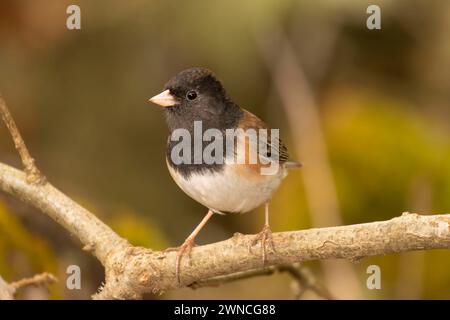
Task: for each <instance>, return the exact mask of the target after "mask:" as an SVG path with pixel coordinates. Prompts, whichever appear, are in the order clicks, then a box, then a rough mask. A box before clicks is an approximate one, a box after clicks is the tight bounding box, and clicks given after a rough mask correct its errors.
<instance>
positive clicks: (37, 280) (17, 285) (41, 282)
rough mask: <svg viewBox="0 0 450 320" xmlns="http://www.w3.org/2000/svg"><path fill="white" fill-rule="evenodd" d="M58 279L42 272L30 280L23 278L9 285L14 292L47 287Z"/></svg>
mask: <svg viewBox="0 0 450 320" xmlns="http://www.w3.org/2000/svg"><path fill="white" fill-rule="evenodd" d="M57 281H58V279H57V278H56V277H55V276H54V275H53V274H51V273H48V272H44V273H39V274H36V275H34V276H33V277H31V278H24V279H21V280H18V281H15V282H13V283H11V284H10V286H11V287H13V288H14V290H19V289H22V288H24V287H28V286H48V285H50V284H52V283H55V282H57Z"/></svg>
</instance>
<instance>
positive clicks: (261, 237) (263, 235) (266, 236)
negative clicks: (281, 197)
mask: <svg viewBox="0 0 450 320" xmlns="http://www.w3.org/2000/svg"><path fill="white" fill-rule="evenodd" d="M264 218H265V221H264V227H263V229H262V230H261V232H260V233H258V234H257V235H256V238H255V239H254V240H253V241H252V243H251V246H254V245H255V244H256V243H257V242H259V241H260V242H261V248H262V261H263V264H265V263H266V260H267V254H266V251H267V246H269V247H270V249H271V250H272V251H273V252H275V246H274V243H273V237H272V231H271V230H270V225H269V202H266V204H265V205H264Z"/></svg>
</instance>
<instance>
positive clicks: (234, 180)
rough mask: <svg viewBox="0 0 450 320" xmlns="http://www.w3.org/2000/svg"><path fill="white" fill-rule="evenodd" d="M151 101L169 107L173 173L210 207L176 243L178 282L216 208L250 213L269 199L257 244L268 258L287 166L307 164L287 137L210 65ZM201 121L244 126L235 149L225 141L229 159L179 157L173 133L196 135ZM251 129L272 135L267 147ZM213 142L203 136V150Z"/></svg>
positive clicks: (204, 125) (181, 77)
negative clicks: (233, 95) (241, 100)
mask: <svg viewBox="0 0 450 320" xmlns="http://www.w3.org/2000/svg"><path fill="white" fill-rule="evenodd" d="M149 101H150V102H152V103H155V104H157V105H159V106H162V107H164V110H165V115H166V122H167V125H168V127H169V132H170V134H169V138H168V141H167V152H166V163H167V167H168V169H169V172H170V175H171V176H172V178H173V179H174V180H175V182H176V183H177V185H178V186H179V187H180V188H181V189H182V190H183V191H184V192H185V193H186V194H188V195H189V196H190V197H191V198H193V199H194V200H196V201H197V202H199V203H201V204H202V205H204V206H205V207H207V208H208V213H207V214H206V216H205V217H204V218H203V220H202V221H201V222H200V223H199V225H198V226H197V227H196V228H195V229H194V230H193V231H192V233H191V234H190V235H189V236H188V237H187V238H186V240H185V241H184V243H183V244H182V245H181V246H180V247H178V248H174V249H171V250H177V259H176V266H175V272H176V277H177V279H178V282H180V263H181V259H182V257H183V255H184V254H188V256H189V253H190V251H191V249H192V247H193V246H194V240H195V237H196V236H197V234H198V233H199V232H200V230H201V229H202V228H203V227H204V226H205V224H206V223H207V221H208V220H209V219H210V218H211V217H212V216H213V214H214V213H217V214H226V213H244V212H248V211H251V210H253V209H255V208H256V207H259V206H260V205H262V204H264V205H265V224H264V227H263V229H262V231H261V232H260V233H259V234H258V235H257V236H256V237H255V239H254V242H253V243H252V245H253V244H255V243H257V242H259V241H261V247H262V261H263V263H265V261H266V247H270V249H271V250H272V251H273V252H275V247H274V244H273V239H272V232H271V230H270V226H269V201H270V199H271V197H272V194H273V193H274V192H275V190H276V189H277V188H278V187H279V185H280V183H281V181H282V179H283V178H284V177H285V176H286V175H287V170H288V169H289V168H295V167H300V166H301V164H300V163H298V162H296V161H292V160H289V157H288V153H287V149H286V147H285V145H284V144H283V143H282V142H281V140H280V139H279V138H272V136H273V135H272V133H267V134H264V132H267V131H268V130H270V129H269V128H268V126H267V125H266V124H265V123H264V122H263V121H262V120H260V119H259V118H258V117H257V116H255V115H253V114H252V113H250V112H249V111H247V110H245V109H242V108H240V107H239V106H238V105H237V104H236V103H234V102H233V101H232V100H231V99H230V98H229V97H228V95H227V93H226V92H225V89H224V87H223V85H222V83H221V82H220V81H219V80H218V79H217V78H216V76H215V75H214V74H213V73H212V72H211V71H210V70H209V69H206V68H201V67H196V68H190V69H187V70H184V71H181V72H180V73H178V74H177V75H176V76H175V77H173V78H172V79H171V80H169V82H167V84H166V85H165V87H164V90H163V91H162V92H161V93H160V94H158V95H155V96H154V97H152V98H150V99H149ZM196 122H197V123H201V130H202V132H201V133H202V134H204V133H205V132H207V131H208V129H215V130H216V131H215V132H220V133H223V134H224V136H225V135H226V133H227V132H230V131H229V130H230V129H232V130H234V131H232V132H238V133H237V134H236V135H235V136H234V137H233V146H235V148H234V149H233V148H232V150H231V151H229V150H228V149H227V148H226V146H227V144H226V143H225V142H223V143H222V146H223V147H224V149H226V150H225V151H223V161H216V162H214V163H210V162H209V163H207V162H206V161H197V162H195V161H194V163H192V162H193V161H190V162H189V161H184V162H180V161H178V160H179V159H174V151H175V148H179V147H177V143H179V142H178V141H179V140H178V141H177V140H176V139H173V136H174V133H175V132H177V130H178V132H182V133H189V134H190V135H191V137H192V136H195V130H196V128H195V127H196ZM180 129H181V130H182V131H180ZM236 129H243V130H236ZM249 129H250V130H251V129H253V130H255V131H256V132H259V131H260V130H261V129H262V130H261V131H260V132H263V134H261V137H264V138H265V140H267V141H266V142H265V147H266V148H258V146H259V145H260V144H259V143H260V142H258V143H256V144H255V143H251V142H252V140H251V139H250V138H249V137H248V136H243V134H245V132H247V131H246V130H249ZM264 130H265V131H264ZM243 132H244V133H243ZM261 137H260V138H261ZM261 140H264V139H261ZM271 140H273V141H271ZM224 141H225V139H224ZM195 144H196V141H194V143H190V144H188V148H189V150H188V153H189V154H187V155H185V156H187V158H185V159H188V160H189V159H192V158H195V150H194V149H195V147H194V146H195ZM207 144H208V141H205V140H203V139H202V141H200V145H201V147H202V148H203V149H202V150H204V149H205V147H206V146H207ZM243 145H244V147H242V146H243ZM274 146H276V148H274ZM219 149H221V148H219ZM261 149H263V150H261ZM216 151H217V150H216ZM255 151H256V154H257V155H258V156H259V157H257V161H254V159H253V161H250V160H251V159H250V158H251V157H250V155H251V152H255ZM238 156H241V157H243V158H240V159H243V160H244V161H240V162H239V161H231V160H235V159H236V157H238ZM219 159H220V158H219ZM271 165H277V166H276V170H275V171H274V172H272V173H271V174H262V169H263V168H266V169H267V168H268V167H270V166H271Z"/></svg>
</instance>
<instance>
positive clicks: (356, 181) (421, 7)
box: [0, 0, 450, 299]
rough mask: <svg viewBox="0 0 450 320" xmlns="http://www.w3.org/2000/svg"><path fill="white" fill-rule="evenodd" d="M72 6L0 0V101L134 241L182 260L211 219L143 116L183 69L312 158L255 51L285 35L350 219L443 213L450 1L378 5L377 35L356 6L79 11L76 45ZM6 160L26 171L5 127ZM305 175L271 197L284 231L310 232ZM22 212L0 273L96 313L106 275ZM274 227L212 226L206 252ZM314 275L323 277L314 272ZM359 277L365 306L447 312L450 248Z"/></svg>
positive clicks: (15, 218)
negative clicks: (371, 279)
mask: <svg viewBox="0 0 450 320" xmlns="http://www.w3.org/2000/svg"><path fill="white" fill-rule="evenodd" d="M72 3H73V2H72V1H68V0H67V1H66V0H62V1H53V0H23V1H15V0H4V1H1V2H0V70H1V72H0V92H1V93H2V95H3V96H4V97H5V99H6V100H7V102H8V105H9V107H10V108H11V111H12V113H13V115H14V117H15V119H16V120H17V123H18V125H19V127H20V129H21V131H22V133H23V135H24V138H25V140H26V142H27V143H28V145H29V147H30V149H31V152H32V154H33V155H34V157H35V158H36V160H37V163H38V165H39V166H40V168H41V169H42V170H43V171H44V172H45V174H46V175H47V176H48V177H49V179H50V181H52V183H53V184H55V185H56V186H58V187H59V188H61V189H62V190H63V191H64V192H66V193H67V194H69V195H70V196H72V197H74V198H75V199H76V200H77V201H78V200H80V199H81V201H80V203H82V204H83V205H84V204H87V207H88V208H90V209H92V211H93V212H96V213H97V214H98V215H99V217H100V218H101V219H102V220H104V221H106V222H107V223H108V224H109V225H110V226H111V227H112V228H113V229H114V230H116V231H117V232H118V233H120V234H121V235H122V236H124V237H126V238H127V239H129V241H130V242H132V243H133V244H135V245H142V246H147V247H150V248H153V249H161V248H165V247H167V246H175V245H178V244H179V243H181V242H182V241H183V240H184V238H185V237H186V236H187V235H188V234H189V233H190V232H191V231H192V228H193V227H194V226H195V225H196V224H197V223H198V222H199V220H200V219H201V217H202V216H203V215H204V213H205V208H203V207H202V206H200V205H199V204H197V203H195V202H194V201H193V200H192V199H190V198H189V197H188V196H186V195H185V194H184V193H183V192H182V191H181V190H179V189H178V187H177V186H176V184H175V183H174V182H173V181H172V180H171V178H170V176H169V174H168V172H167V170H166V168H165V160H164V156H165V143H166V135H167V129H166V127H165V124H164V117H163V115H162V111H161V110H160V109H158V108H156V107H155V106H151V105H148V104H147V102H146V101H147V99H148V98H149V97H151V96H152V95H154V94H155V93H158V92H159V91H160V90H161V88H162V87H163V85H164V83H165V82H166V81H167V80H168V79H169V78H170V77H171V76H173V75H174V74H175V73H176V72H178V71H180V70H182V69H185V68H187V67H191V66H198V65H201V66H206V67H209V68H211V69H213V70H214V71H215V72H216V73H217V74H218V76H219V77H220V78H221V79H222V81H223V83H224V84H225V87H226V88H227V91H228V93H229V95H230V96H231V97H232V98H233V99H234V100H235V101H236V102H237V103H239V105H241V106H243V107H246V108H248V109H249V110H251V111H252V112H254V113H255V114H257V115H258V116H260V117H262V118H263V119H264V120H266V122H268V124H270V125H271V126H273V127H276V128H281V136H282V138H283V140H284V141H286V142H287V145H288V147H289V149H290V153H291V154H292V155H293V156H295V157H296V158H298V160H300V161H301V160H302V155H301V154H296V150H295V143H296V142H297V141H299V139H298V137H295V136H290V130H289V127H288V123H287V121H286V119H285V113H284V110H283V108H282V106H281V99H279V97H278V95H277V93H276V91H275V90H274V88H273V84H272V80H271V74H270V68H269V67H268V65H267V63H266V62H265V59H263V58H262V54H261V42H263V43H265V42H266V41H267V42H268V43H271V42H272V40H274V39H272V37H274V33H273V29H274V26H278V27H280V28H281V29H282V30H283V32H285V34H286V37H287V39H288V40H289V41H290V44H291V46H292V48H293V51H294V54H295V57H296V58H297V59H298V61H299V64H300V66H301V67H302V68H303V71H304V73H305V77H306V80H307V81H308V84H309V85H310V87H311V89H312V95H313V98H315V101H316V106H315V107H316V108H317V110H318V112H319V115H320V117H321V121H322V127H323V130H324V136H325V140H326V141H325V142H326V144H327V147H328V153H329V159H330V166H331V168H332V174H333V179H334V182H335V184H336V189H337V196H338V202H339V209H340V210H339V211H340V214H341V215H342V220H343V222H344V223H358V222H367V221H374V220H383V219H389V218H392V217H395V216H398V215H400V214H401V213H402V212H403V211H411V212H415V211H416V212H420V213H425V214H426V213H444V212H448V211H449V208H450V73H449V72H448V70H450V42H449V41H448V34H449V31H450V2H448V1H445V0H430V1H421V0H413V1H411V0H396V1H378V3H377V4H378V5H380V7H381V10H382V13H381V17H382V29H381V30H376V31H371V30H368V29H367V28H366V18H367V14H366V9H367V6H368V5H369V4H372V2H369V1H360V0H358V1H356V0H345V1H331V0H320V1H314V2H311V1H297V0H282V1H269V0H264V1H257V2H256V1H237V0H232V1H220V0H214V1H200V0H194V1H162V0H161V1H145V0H136V1H130V2H124V1H118V0H115V1H111V0H98V1H86V0H80V1H77V2H76V4H78V5H79V6H80V8H81V14H82V29H81V30H79V31H69V30H67V29H66V27H65V23H66V17H67V14H66V8H67V6H68V5H69V4H72ZM273 42H274V43H276V41H273ZM277 62H279V61H277V60H276V58H275V60H274V61H273V62H272V65H276V63H277ZM290 85H292V84H290ZM301 107H302V106H299V108H301ZM0 161H2V162H7V163H9V164H13V165H17V166H19V165H20V164H19V161H18V158H17V156H16V153H15V150H14V148H13V144H12V142H11V141H10V139H9V136H8V133H7V131H6V130H5V128H4V126H1V125H0ZM305 170H308V163H305V166H304V167H303V168H302V169H301V170H298V171H293V172H292V173H290V174H289V176H288V177H287V179H286V180H285V182H284V183H283V185H282V186H281V188H280V190H279V191H278V192H277V193H276V194H275V196H274V198H273V201H272V203H271V226H272V229H273V230H274V231H282V230H293V229H301V228H308V227H310V226H311V225H312V221H313V219H312V217H311V212H310V207H309V205H308V197H307V194H308V192H307V189H306V187H305V185H304V183H303V172H305ZM5 197H6V196H5ZM8 208H9V207H8ZM11 208H13V209H7V208H6V207H4V206H0V274H1V275H2V276H4V277H5V278H7V279H8V280H10V279H17V278H20V277H24V276H30V275H32V274H33V273H36V272H40V271H50V272H55V273H56V274H57V275H58V277H59V278H60V281H59V283H58V284H57V285H54V286H53V287H52V290H55V291H52V294H53V296H54V297H57V296H58V292H61V293H62V296H63V297H64V298H88V297H89V295H90V294H92V292H93V291H94V290H95V288H96V287H97V286H98V285H99V284H100V283H101V281H102V279H103V274H102V269H101V266H99V265H98V263H97V262H96V261H95V259H94V258H90V256H89V255H88V254H87V253H85V252H82V251H81V250H80V249H79V244H78V243H77V242H76V241H75V239H73V238H71V237H70V235H67V234H66V233H65V231H64V230H62V228H60V227H59V226H57V225H55V224H54V223H52V222H49V221H47V220H48V219H47V218H46V217H44V216H42V217H41V216H39V217H40V218H38V216H35V215H34V212H31V211H30V210H22V209H20V210H19V209H17V210H16V208H15V207H14V206H11ZM19 211H20V212H21V214H20V215H19V214H16V213H18V212H19ZM29 211H30V212H29ZM262 224H263V211H262V210H261V209H258V210H255V212H253V213H249V214H245V215H230V216H217V217H214V218H213V219H212V220H211V222H210V223H208V225H207V226H206V227H205V228H204V230H202V232H201V234H200V236H199V237H198V239H197V243H199V244H203V243H208V242H212V241H218V240H222V239H225V238H227V237H230V236H231V235H232V234H233V233H234V232H242V233H256V232H257V231H259V229H260V228H261V227H262ZM70 264H77V265H80V267H81V268H82V272H83V273H82V274H83V285H82V290H81V291H73V290H72V291H70V290H66V289H65V288H64V283H65V269H66V267H67V266H68V265H70ZM370 264H377V265H379V266H380V267H381V270H382V290H379V291H378V290H377V291H371V290H368V289H366V287H365V281H366V279H367V274H366V268H367V266H368V265H370ZM308 265H309V266H310V267H311V268H312V270H313V271H314V273H315V274H316V275H317V276H318V277H319V278H320V280H323V279H324V276H323V275H324V273H325V272H324V268H321V265H320V264H319V263H316V262H313V263H310V264H308ZM354 269H355V274H356V276H357V279H358V281H359V282H360V286H361V293H362V296H363V297H367V298H408V297H410V298H441V299H444V298H449V292H450V291H449V289H448V288H450V271H449V270H450V254H449V253H448V252H447V251H433V252H425V253H421V252H417V253H407V254H402V255H390V256H386V257H373V258H368V259H364V260H363V261H361V263H359V264H357V265H355V266H354ZM338 276H341V275H338ZM344 283H345V281H344ZM289 287H290V280H289V278H288V277H286V276H273V277H271V278H258V279H252V280H248V281H243V282H239V283H235V284H229V285H226V286H222V287H219V288H209V289H207V288H205V289H201V290H196V291H192V290H190V289H186V290H180V291H175V292H168V293H167V294H166V295H164V296H163V297H162V298H290V297H291V296H292V295H291V292H290V291H289V290H288V289H289ZM58 290H59V291H58ZM342 290H346V287H344V288H342ZM350 295H351V294H350ZM307 297H309V298H314V296H311V295H310V296H307Z"/></svg>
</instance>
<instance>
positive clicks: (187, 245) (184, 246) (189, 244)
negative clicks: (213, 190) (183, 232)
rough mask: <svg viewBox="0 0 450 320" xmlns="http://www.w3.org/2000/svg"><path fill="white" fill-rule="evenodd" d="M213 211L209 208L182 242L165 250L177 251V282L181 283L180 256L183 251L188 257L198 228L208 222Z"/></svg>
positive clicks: (198, 230)
mask: <svg viewBox="0 0 450 320" xmlns="http://www.w3.org/2000/svg"><path fill="white" fill-rule="evenodd" d="M213 214H214V212H213V211H212V210H209V211H208V213H207V214H206V216H205V217H204V218H203V219H202V221H201V222H200V223H199V224H198V226H197V227H195V229H194V231H192V233H191V234H190V235H189V237H187V238H186V240H184V242H183V244H182V245H181V246H179V247H177V248H169V249H166V250H165V251H166V252H167V251H175V250H176V251H177V259H176V261H175V275H176V277H177V281H178V283H181V281H180V265H181V258H182V257H183V255H184V254H185V253H187V254H188V257H190V254H191V250H192V247H193V246H194V245H195V244H194V240H195V237H196V236H197V235H198V233H199V232H200V230H201V229H202V228H203V227H204V226H205V224H206V223H207V222H208V220H209V219H210V218H211V217H212V215H213Z"/></svg>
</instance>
